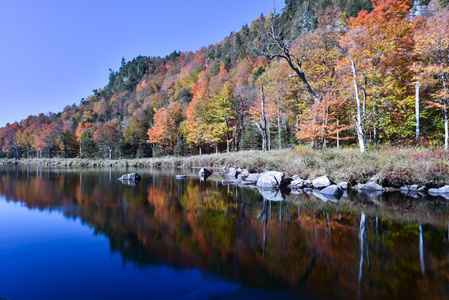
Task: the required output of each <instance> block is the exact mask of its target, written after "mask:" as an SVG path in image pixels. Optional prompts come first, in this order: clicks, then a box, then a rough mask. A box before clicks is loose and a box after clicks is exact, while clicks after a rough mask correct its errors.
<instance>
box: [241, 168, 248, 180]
mask: <svg viewBox="0 0 449 300" xmlns="http://www.w3.org/2000/svg"><path fill="white" fill-rule="evenodd" d="M240 175H242V176H243V177H245V178H246V177H248V176H249V172H248V170H247V169H244V170H243V171H242V172H241V173H240Z"/></svg>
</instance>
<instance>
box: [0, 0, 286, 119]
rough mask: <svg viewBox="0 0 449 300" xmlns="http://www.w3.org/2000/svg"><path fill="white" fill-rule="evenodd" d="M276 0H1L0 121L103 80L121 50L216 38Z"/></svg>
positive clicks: (60, 102) (190, 46) (77, 94)
mask: <svg viewBox="0 0 449 300" xmlns="http://www.w3.org/2000/svg"><path fill="white" fill-rule="evenodd" d="M282 5H283V1H280V0H278V1H277V2H275V1H273V0H222V1H217V0H212V1H211V0H190V1H178V0H165V1H163V0H159V1H155V0H147V1H139V0H127V1H116V0H107V1H106V0H101V1H100V0H98V1H96V0H76V1H75V0H39V1H35V0H32V1H31V0H27V1H24V0H3V1H0V127H3V126H5V125H6V123H13V122H15V121H20V120H22V119H25V118H26V117H27V116H29V115H37V114H39V113H41V112H42V113H45V114H47V113H48V112H53V113H57V112H60V111H62V109H63V108H64V107H65V106H67V105H72V104H73V103H75V104H77V105H78V104H79V103H80V101H81V99H82V98H87V97H88V96H89V95H91V94H92V90H93V89H98V88H103V87H104V86H105V85H106V84H107V81H108V76H109V68H111V69H112V70H114V71H117V70H118V69H119V67H120V61H121V58H122V57H125V59H126V60H127V61H128V60H132V59H133V58H134V57H136V56H139V55H146V56H162V57H164V56H165V55H168V54H170V53H172V52H173V51H174V50H177V51H190V50H191V51H195V50H198V49H200V48H201V47H202V46H208V45H211V44H216V43H217V42H220V41H221V40H222V39H223V38H224V37H226V36H228V35H229V34H230V33H231V32H232V31H234V32H236V31H238V30H240V29H241V28H242V26H243V25H244V24H246V23H248V24H250V23H251V21H252V20H253V19H255V18H257V17H258V16H260V14H261V13H264V14H265V15H267V14H268V13H269V12H270V11H273V9H274V7H275V6H276V8H277V9H279V8H281V7H282Z"/></svg>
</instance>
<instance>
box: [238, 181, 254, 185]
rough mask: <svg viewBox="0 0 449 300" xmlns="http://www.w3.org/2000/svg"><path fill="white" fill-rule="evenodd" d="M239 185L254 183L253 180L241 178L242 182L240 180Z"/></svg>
mask: <svg viewBox="0 0 449 300" xmlns="http://www.w3.org/2000/svg"><path fill="white" fill-rule="evenodd" d="M240 185H254V182H252V181H248V180H242V182H240Z"/></svg>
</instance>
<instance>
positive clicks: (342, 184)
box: [337, 181, 349, 190]
mask: <svg viewBox="0 0 449 300" xmlns="http://www.w3.org/2000/svg"><path fill="white" fill-rule="evenodd" d="M337 186H338V187H339V188H340V189H342V190H347V189H348V188H349V183H347V182H346V181H344V182H340V183H339V184H337Z"/></svg>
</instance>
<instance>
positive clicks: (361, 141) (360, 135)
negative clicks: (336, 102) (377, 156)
mask: <svg viewBox="0 0 449 300" xmlns="http://www.w3.org/2000/svg"><path fill="white" fill-rule="evenodd" d="M349 59H350V60H351V68H352V76H353V77H354V92H355V100H356V102H357V138H358V140H359V147H360V152H362V153H364V152H365V138H364V135H363V126H362V116H361V112H360V98H359V89H358V86H357V75H356V72H355V65H354V60H353V59H352V57H351V56H349Z"/></svg>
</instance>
